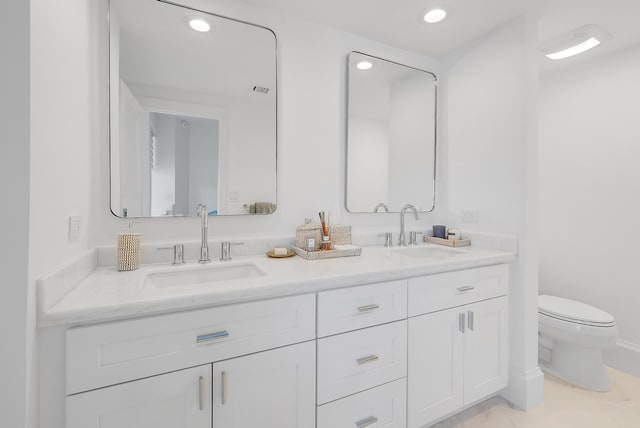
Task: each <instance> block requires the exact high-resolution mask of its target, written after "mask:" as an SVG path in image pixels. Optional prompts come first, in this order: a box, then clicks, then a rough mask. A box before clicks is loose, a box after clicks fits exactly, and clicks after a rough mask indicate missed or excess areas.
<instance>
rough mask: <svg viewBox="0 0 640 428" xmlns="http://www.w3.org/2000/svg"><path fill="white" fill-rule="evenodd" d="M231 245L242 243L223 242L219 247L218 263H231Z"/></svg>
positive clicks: (242, 243)
mask: <svg viewBox="0 0 640 428" xmlns="http://www.w3.org/2000/svg"><path fill="white" fill-rule="evenodd" d="M232 245H234V246H235V245H244V242H233V243H231V242H229V241H224V242H223V243H222V244H221V245H220V261H221V262H229V261H231V246H232Z"/></svg>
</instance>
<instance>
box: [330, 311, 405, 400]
mask: <svg viewBox="0 0 640 428" xmlns="http://www.w3.org/2000/svg"><path fill="white" fill-rule="evenodd" d="M406 375H407V321H406V320H403V321H398V322H394V323H392V324H385V325H380V326H377V327H371V328H367V329H364V330H359V331H354V332H351V333H345V334H340V335H337V336H331V337H327V338H324V339H320V340H318V404H324V403H327V402H329V401H333V400H336V399H338V398H342V397H345V396H347V395H350V394H354V393H356V392H360V391H363V390H365V389H369V388H373V387H374V386H378V385H381V384H383V383H387V382H391V381H393V380H396V379H400V378H402V377H405V376H406Z"/></svg>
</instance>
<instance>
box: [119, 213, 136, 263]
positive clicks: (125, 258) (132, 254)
mask: <svg viewBox="0 0 640 428" xmlns="http://www.w3.org/2000/svg"><path fill="white" fill-rule="evenodd" d="M141 237H142V235H141V234H140V233H136V232H134V231H133V222H132V221H130V222H129V228H128V230H126V231H124V232H122V233H120V234H119V235H118V270H119V271H130V270H136V269H138V268H139V267H140V238H141Z"/></svg>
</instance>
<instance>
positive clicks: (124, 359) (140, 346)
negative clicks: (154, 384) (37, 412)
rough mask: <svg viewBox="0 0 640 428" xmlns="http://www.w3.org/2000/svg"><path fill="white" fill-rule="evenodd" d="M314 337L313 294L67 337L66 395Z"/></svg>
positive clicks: (151, 319) (139, 321)
mask: <svg viewBox="0 0 640 428" xmlns="http://www.w3.org/2000/svg"><path fill="white" fill-rule="evenodd" d="M314 338H315V295H313V294H309V295H303V296H294V297H286V298H282V299H275V300H266V301H259V302H251V303H243V304H238V305H231V306H223V307H219V308H211V309H204V310H198V311H190V312H183V313H177V314H170V315H161V316H156V317H149V318H143V319H137V320H131V321H122V322H113V323H106V324H99V325H94V326H88V327H79V328H73V329H70V330H68V331H67V394H74V393H77V392H81V391H86V390H89V389H95V388H100V387H103V386H107V385H112V384H115V383H120V382H126V381H129V380H133V379H139V378H143V377H148V376H152V375H156V374H160V373H166V372H169V371H173V370H178V369H181V368H184V367H189V366H196V365H199V364H204V363H210V362H215V361H219V360H224V359H227V358H231V357H235V356H239V355H244V354H249V353H253V352H257V351H261V350H266V349H270V348H275V347H279V346H284V345H288V344H291V343H296V342H302V341H305V340H310V339H314Z"/></svg>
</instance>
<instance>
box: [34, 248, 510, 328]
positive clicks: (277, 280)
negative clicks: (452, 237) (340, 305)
mask: <svg viewBox="0 0 640 428" xmlns="http://www.w3.org/2000/svg"><path fill="white" fill-rule="evenodd" d="M428 247H434V248H439V249H440V248H443V247H440V246H437V245H430V244H425V245H419V246H418V247H413V248H414V249H421V248H428ZM399 250H400V249H399V248H392V249H387V248H383V247H365V248H363V251H362V255H361V256H358V257H344V258H334V259H326V260H304V259H302V258H300V257H297V256H295V257H291V258H284V259H271V258H268V257H267V256H266V255H257V256H256V255H254V256H242V257H235V258H234V260H233V261H231V262H220V261H217V260H216V261H213V262H211V263H210V264H207V265H199V264H198V263H197V262H194V261H190V262H188V263H187V264H185V265H181V266H171V265H170V264H156V265H144V266H141V268H140V269H139V270H136V271H133V272H118V271H116V270H115V269H114V268H98V269H96V270H94V271H93V272H92V273H91V274H89V275H88V276H87V277H86V278H84V279H83V280H81V281H79V282H78V283H77V284H75V286H73V287H69V285H68V284H67V285H66V288H67V289H69V291H68V292H66V291H65V293H66V294H64V296H63V297H62V298H60V299H59V300H58V301H57V302H56V303H55V304H52V305H51V306H50V307H46V305H42V304H41V305H39V306H40V307H39V314H38V327H49V326H55V325H78V324H89V323H95V322H104V321H111V320H118V319H125V318H132V317H140V316H146V315H152V314H160V313H167V312H175V311H181V310H187V309H196V308H203V307H212V306H219V305H227V304H231V303H239V302H246V301H251V300H260V299H268V298H274V297H281V296H290V295H296V294H305V293H313V292H316V291H321V290H328V289H333V288H340V287H347V286H353V285H361V284H369V283H375V282H381V281H389V280H395V279H403V278H409V277H415V276H420V275H428V274H432V273H438V272H446V271H452V270H460V269H467V268H472V267H478V266H487V265H492V264H498V263H507V262H510V261H512V260H515V258H516V256H515V255H514V254H513V253H510V252H505V251H497V250H493V249H487V248H482V247H473V246H471V247H466V248H455V249H453V250H454V251H455V252H457V254H456V255H454V256H451V257H444V258H439V257H424V258H420V257H409V256H406V255H402V254H400V253H399ZM403 250H404V249H403ZM409 250H410V249H409ZM444 250H448V248H444ZM405 251H407V250H405ZM234 264H235V265H241V264H253V265H255V266H256V267H257V268H258V269H260V270H261V271H263V272H264V274H265V275H264V276H259V277H252V278H247V279H237V280H227V281H218V282H213V283H204V284H196V285H179V286H172V287H162V288H160V287H154V286H151V285H149V284H148V283H145V279H146V277H147V275H149V274H150V273H154V272H177V271H180V270H188V269H209V268H214V267H223V266H232V265H234ZM54 279H55V278H54ZM40 282H41V284H39V293H46V292H51V293H56V291H55V290H53V288H54V287H60V286H61V285H60V282H61V281H60V280H59V279H57V280H53V279H47V278H45V279H43V280H41V281H40ZM57 292H58V293H60V291H59V290H58V291H57ZM44 300H45V301H46V299H44Z"/></svg>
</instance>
